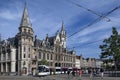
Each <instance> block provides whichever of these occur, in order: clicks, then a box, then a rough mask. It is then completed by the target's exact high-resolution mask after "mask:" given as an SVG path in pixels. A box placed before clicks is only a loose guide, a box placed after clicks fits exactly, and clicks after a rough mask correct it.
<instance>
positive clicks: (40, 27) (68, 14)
mask: <svg viewBox="0 0 120 80" xmlns="http://www.w3.org/2000/svg"><path fill="white" fill-rule="evenodd" d="M70 1H73V2H75V3H78V4H80V5H82V6H84V7H85V8H89V9H91V10H93V11H94V12H96V13H97V14H100V15H103V14H106V13H107V12H109V11H110V10H112V9H113V8H115V7H116V6H119V5H120V4H119V3H120V0H26V2H27V8H28V12H29V17H30V20H31V23H32V27H33V29H34V33H35V35H37V36H38V38H39V39H43V38H45V36H46V34H49V36H53V35H54V34H55V33H56V31H57V30H60V28H61V24H62V20H63V21H64V26H65V30H66V32H67V47H68V48H70V49H72V48H73V47H75V50H76V53H77V55H81V54H82V55H83V57H85V58H87V57H95V58H99V55H100V49H99V45H100V44H102V41H99V42H96V43H93V44H88V43H91V42H94V41H97V40H101V39H105V38H107V37H109V36H110V34H111V30H112V27H114V26H115V27H117V29H118V31H120V9H117V10H116V11H114V12H113V13H111V14H110V15H108V16H107V18H109V19H110V22H107V19H106V18H104V19H101V20H100V21H98V22H97V23H96V24H94V25H92V26H90V27H88V28H85V29H84V30H81V29H82V28H84V27H86V25H88V24H90V23H91V22H92V21H94V20H95V19H97V18H98V17H99V16H97V15H95V14H93V13H91V12H89V11H87V10H85V9H83V8H80V7H78V6H76V5H74V4H72V3H70ZM24 3H25V0H0V34H1V36H2V38H3V39H7V38H9V37H14V36H15V35H16V34H17V32H18V27H19V25H20V21H21V17H22V13H23V8H24ZM79 30H81V31H80V32H78V33H77V34H75V35H74V36H72V37H70V38H68V36H70V35H71V34H73V33H74V32H76V31H79Z"/></svg>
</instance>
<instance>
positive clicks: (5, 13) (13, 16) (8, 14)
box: [0, 10, 21, 20]
mask: <svg viewBox="0 0 120 80" xmlns="http://www.w3.org/2000/svg"><path fill="white" fill-rule="evenodd" d="M0 17H1V18H3V19H7V20H17V19H18V18H20V17H21V13H17V12H12V11H10V10H2V11H1V12H0Z"/></svg>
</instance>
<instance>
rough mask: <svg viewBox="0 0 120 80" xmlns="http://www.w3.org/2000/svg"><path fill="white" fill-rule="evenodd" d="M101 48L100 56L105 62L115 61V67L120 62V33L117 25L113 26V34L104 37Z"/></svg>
mask: <svg viewBox="0 0 120 80" xmlns="http://www.w3.org/2000/svg"><path fill="white" fill-rule="evenodd" d="M100 49H101V55H100V58H101V59H103V62H104V63H106V64H107V63H114V65H115V67H117V66H118V65H119V64H120V61H119V60H120V35H119V34H118V32H117V29H116V28H115V27H113V28H112V35H111V36H110V37H109V38H107V39H104V41H103V45H100Z"/></svg>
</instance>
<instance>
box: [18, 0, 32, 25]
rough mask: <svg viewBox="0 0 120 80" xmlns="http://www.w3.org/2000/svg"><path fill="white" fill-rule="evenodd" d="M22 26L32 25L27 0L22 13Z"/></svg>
mask: <svg viewBox="0 0 120 80" xmlns="http://www.w3.org/2000/svg"><path fill="white" fill-rule="evenodd" d="M20 26H23V27H31V23H30V19H29V16H28V10H27V5H26V2H25V6H24V11H23V15H22V19H21V24H20Z"/></svg>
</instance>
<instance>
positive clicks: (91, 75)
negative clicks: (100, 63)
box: [88, 68, 93, 80]
mask: <svg viewBox="0 0 120 80" xmlns="http://www.w3.org/2000/svg"><path fill="white" fill-rule="evenodd" d="M88 73H89V75H90V80H92V77H93V70H92V68H90V69H89V70H88Z"/></svg>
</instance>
